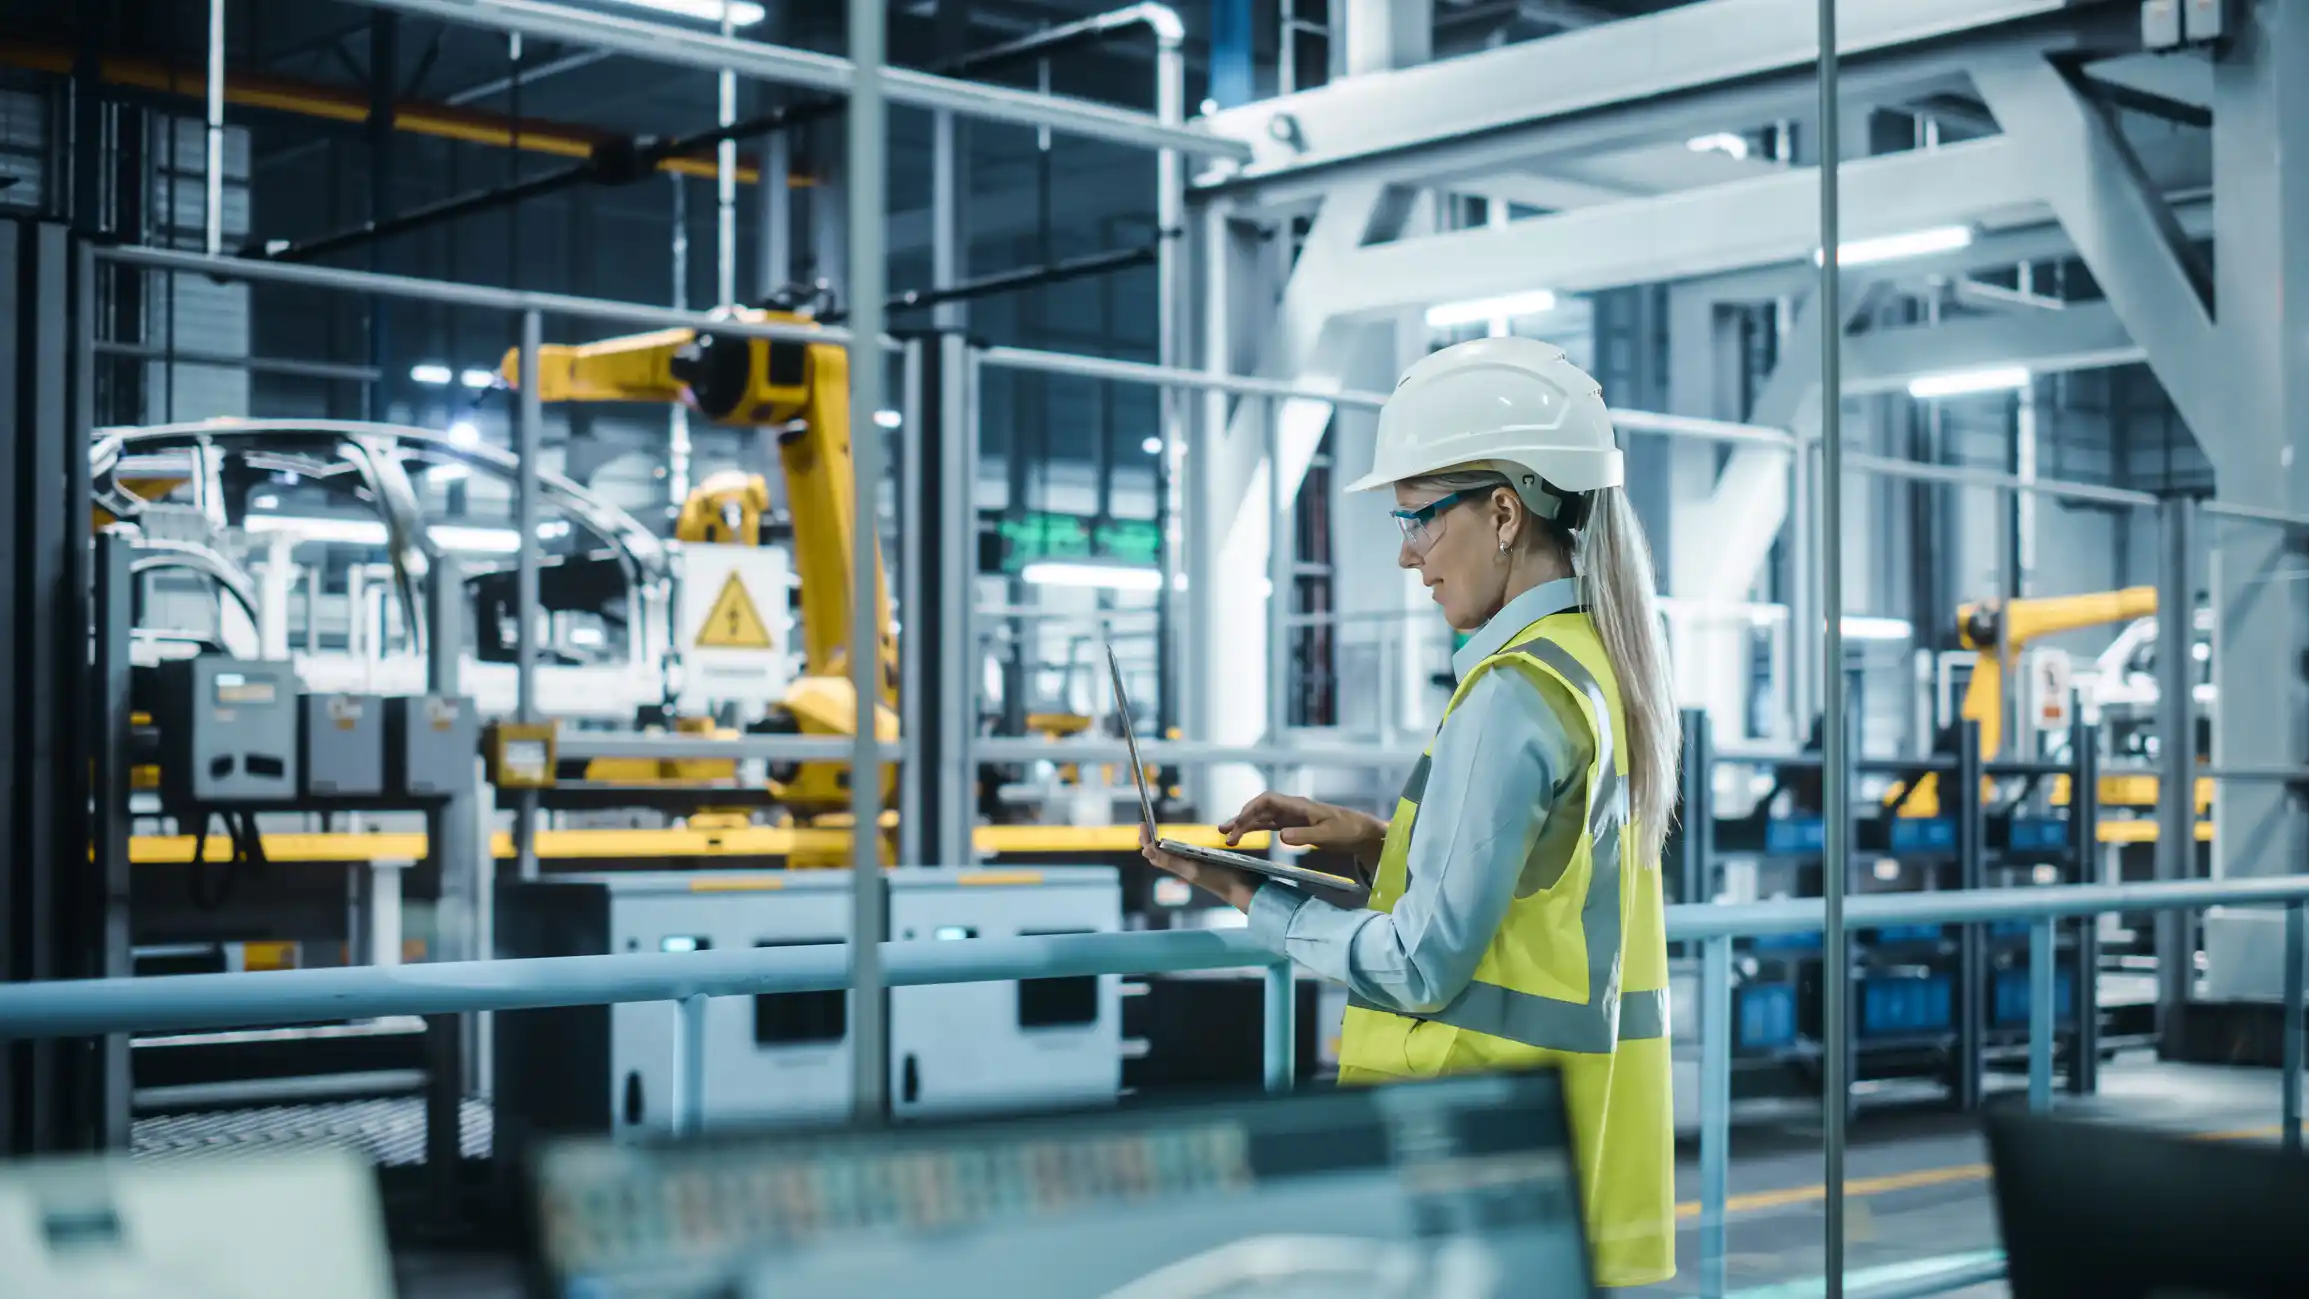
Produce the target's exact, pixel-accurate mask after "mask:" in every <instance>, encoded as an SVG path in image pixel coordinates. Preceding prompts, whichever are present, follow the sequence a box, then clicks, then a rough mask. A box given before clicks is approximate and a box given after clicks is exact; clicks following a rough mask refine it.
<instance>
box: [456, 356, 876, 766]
mask: <svg viewBox="0 0 2309 1299" xmlns="http://www.w3.org/2000/svg"><path fill="white" fill-rule="evenodd" d="M739 318H740V319H744V320H747V321H750V322H760V321H773V320H774V321H785V322H790V323H793V324H799V325H807V324H809V323H810V322H809V321H808V320H807V319H806V318H804V317H801V316H794V315H788V314H783V313H770V312H762V311H752V310H748V311H744V312H741V313H740V316H739ZM520 370H521V354H520V352H519V351H518V350H515V351H509V352H508V353H506V356H505V361H504V364H503V367H502V373H503V375H504V378H505V380H506V382H507V383H508V384H511V385H512V386H514V387H516V388H518V387H519V386H520V385H521V383H522V380H523V376H522V375H521V373H520ZM537 370H538V374H537V379H538V396H539V397H540V399H542V400H544V401H549V402H564V401H566V402H576V401H638V402H660V401H679V402H683V403H685V404H687V405H689V406H690V407H692V408H693V409H695V410H697V411H698V412H699V413H701V414H703V415H704V416H706V417H707V418H708V419H711V420H713V421H714V422H716V423H719V424H727V425H735V426H739V427H758V426H771V427H776V428H777V429H778V459H779V465H780V468H781V469H783V471H784V473H785V477H786V502H787V506H788V508H789V509H790V510H791V511H792V514H793V523H794V565H795V569H796V571H797V573H798V574H799V576H800V578H801V588H802V643H803V674H804V680H803V682H801V683H799V684H798V685H797V687H796V690H797V692H798V693H799V694H800V695H801V696H803V697H805V698H806V699H807V701H808V702H809V703H810V704H811V705H812V706H810V707H807V708H798V709H796V710H795V713H796V716H797V718H798V720H799V721H800V722H801V724H802V727H803V729H804V730H807V731H813V732H818V733H826V731H827V730H829V729H831V730H836V731H838V732H844V733H846V732H847V731H848V730H849V729H850V727H849V725H848V724H847V722H846V721H845V722H844V723H843V724H841V725H840V726H839V727H831V726H829V721H830V719H831V717H832V716H833V714H836V713H839V714H841V715H843V716H844V717H845V718H846V717H848V716H851V715H853V713H854V708H855V706H854V705H852V704H851V703H850V702H849V701H850V700H851V699H852V698H853V697H854V696H853V694H852V692H851V689H850V668H849V661H850V657H849V656H850V621H851V613H850V610H851V599H850V590H851V583H850V574H851V562H852V561H851V556H852V554H853V551H852V549H851V535H852V533H851V519H852V517H853V516H854V514H855V512H856V509H857V503H856V501H855V500H854V499H853V493H852V491H851V483H850V474H851V461H850V355H849V351H848V349H846V348H844V347H842V346H840V345H838V344H834V343H812V342H799V341H788V340H783V339H779V340H769V339H759V338H740V337H736V336H731V335H716V334H712V333H700V332H698V331H696V330H690V329H669V330H661V331H658V332H655V333H649V334H635V335H632V336H629V337H625V338H613V339H608V340H605V341H603V342H598V343H586V344H582V345H578V346H550V347H545V348H543V349H541V350H540V351H539V353H538V365H537ZM768 505H769V496H768V491H767V488H766V485H764V484H763V483H762V481H761V479H760V478H758V477H754V476H752V475H745V474H731V475H718V474H717V475H715V476H714V477H712V478H709V479H708V480H707V481H706V483H705V484H703V485H701V486H700V488H699V490H698V491H697V492H696V493H694V494H693V495H692V497H691V498H690V500H689V501H688V502H685V503H684V506H683V511H682V516H681V518H680V520H679V522H678V523H677V525H676V532H677V534H678V535H680V536H681V537H683V538H684V539H689V540H699V541H723V542H732V543H735V544H740V545H747V544H753V543H754V542H755V541H756V540H757V539H758V537H759V532H760V525H761V516H762V514H763V512H764V511H765V510H766V509H767V507H768ZM873 598H874V606H875V610H874V625H875V626H876V627H877V628H879V629H880V630H879V632H878V634H877V636H876V638H875V640H876V644H875V647H874V654H875V657H876V659H877V660H878V661H879V663H880V665H881V672H880V673H879V677H880V682H881V691H880V693H881V701H880V702H881V706H882V708H883V710H884V713H883V716H882V717H881V719H880V720H879V723H878V725H877V727H876V729H877V730H878V731H881V732H882V733H884V734H885V735H890V736H893V737H894V735H895V732H896V730H897V713H896V707H897V702H898V647H897V639H896V637H895V635H894V634H893V633H892V631H891V629H890V597H889V587H888V583H887V581H886V579H885V577H884V575H883V566H882V559H881V555H880V551H879V543H877V548H876V554H875V559H874V596H873ZM835 696H839V698H838V699H837V698H835ZM835 705H839V706H838V707H837V706H835ZM789 789H790V790H791V791H792V793H793V798H792V800H791V801H792V802H793V803H794V804H795V805H797V806H798V807H805V808H814V807H819V806H824V807H828V808H830V807H834V806H839V805H842V804H846V803H847V802H848V799H849V795H848V793H847V791H846V789H844V788H843V786H842V784H841V781H840V776H839V773H838V772H837V771H835V770H834V769H833V768H832V767H830V766H824V765H823V764H811V765H809V766H805V767H804V768H803V770H802V772H801V774H800V777H799V778H798V779H797V780H796V781H795V782H793V784H792V785H791V786H789Z"/></svg>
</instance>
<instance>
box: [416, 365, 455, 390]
mask: <svg viewBox="0 0 2309 1299" xmlns="http://www.w3.org/2000/svg"><path fill="white" fill-rule="evenodd" d="M456 377H457V375H456V373H455V372H453V371H452V370H450V368H449V367H448V366H445V365H435V364H433V363H432V362H431V361H427V362H425V363H424V364H422V365H412V366H410V367H409V382H411V383H421V384H424V385H425V386H426V387H428V388H446V387H448V386H449V381H450V380H451V379H454V378H456Z"/></svg>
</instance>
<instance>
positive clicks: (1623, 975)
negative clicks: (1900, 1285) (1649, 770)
mask: <svg viewBox="0 0 2309 1299" xmlns="http://www.w3.org/2000/svg"><path fill="white" fill-rule="evenodd" d="M1503 669H1504V670H1507V671H1521V672H1525V673H1529V674H1531V675H1532V676H1533V678H1534V679H1535V680H1554V681H1556V682H1560V683H1561V684H1562V685H1563V686H1564V687H1565V688H1566V690H1568V691H1569V693H1570V695H1571V697H1572V699H1574V700H1575V701H1577V702H1578V705H1579V712H1580V716H1581V718H1582V719H1583V720H1584V721H1585V723H1586V724H1587V727H1588V731H1589V735H1588V738H1590V739H1591V740H1592V741H1593V745H1592V748H1591V750H1590V751H1591V752H1592V753H1593V754H1594V755H1595V757H1594V760H1593V762H1592V763H1591V764H1590V765H1589V767H1588V770H1587V778H1586V782H1585V785H1586V791H1587V801H1586V812H1587V817H1586V823H1585V825H1584V827H1583V828H1582V830H1581V833H1580V835H1579V837H1578V840H1577V842H1576V843H1574V844H1573V846H1572V847H1571V850H1570V860H1569V861H1548V862H1533V863H1531V864H1530V865H1528V866H1527V867H1526V869H1525V871H1524V873H1523V879H1524V881H1525V882H1524V883H1523V884H1520V885H1518V887H1517V896H1516V898H1515V901H1514V902H1513V903H1512V904H1510V906H1509V907H1508V911H1507V916H1506V918H1505V919H1504V920H1502V921H1501V922H1500V926H1499V931H1498V932H1497V933H1496V934H1494V935H1493V936H1492V939H1491V945H1490V946H1489V947H1488V948H1486V949H1485V950H1484V954H1483V961H1482V963H1481V964H1480V965H1478V966H1477V967H1476V970H1475V980H1474V982H1473V983H1471V984H1469V985H1468V987H1467V989H1466V991H1464V992H1462V993H1460V994H1459V996H1458V997H1456V998H1454V999H1453V1000H1452V1002H1451V1004H1450V1005H1448V1006H1445V1007H1444V1008H1443V1009H1441V1010H1438V1011H1435V1012H1434V1013H1432V1014H1424V1015H1402V1014H1397V1013H1395V1012H1393V1011H1389V1010H1383V1009H1380V1008H1379V1007H1376V1006H1373V1005H1371V1004H1369V1003H1367V1002H1364V1001H1362V1000H1361V999H1360V998H1356V999H1354V1000H1353V1001H1352V1002H1351V1004H1350V1006H1349V1008H1348V1011H1347V1019H1346V1023H1345V1025H1344V1028H1343V1031H1342V1033H1341V1037H1340V1043H1339V1080H1340V1082H1342V1083H1345V1084H1365V1083H1375V1082H1385V1081H1387V1080H1389V1079H1396V1078H1423V1077H1430V1076H1433V1075H1436V1074H1443V1073H1460V1072H1476V1071H1483V1070H1489V1069H1502V1068H1518V1067H1530V1066H1534V1065H1551V1066H1554V1067H1555V1068H1557V1069H1559V1070H1560V1071H1561V1072H1562V1075H1563V1084H1564V1098H1565V1104H1566V1107H1567V1108H1568V1109H1569V1110H1570V1114H1571V1127H1572V1143H1573V1146H1574V1153H1575V1155H1576V1157H1577V1159H1578V1163H1579V1173H1580V1193H1581V1200H1582V1203H1583V1204H1584V1206H1585V1209H1586V1214H1587V1231H1588V1242H1589V1247H1590V1252H1591V1255H1592V1257H1593V1258H1594V1266H1595V1279H1596V1282H1597V1284H1599V1285H1608V1286H1624V1285H1649V1284H1651V1283H1653V1282H1657V1281H1664V1280H1666V1279H1667V1278H1669V1277H1672V1276H1674V1275H1675V1272H1676V1224H1675V1113H1674V1109H1673V1106H1672V1104H1671V1102H1670V1099H1669V1095H1668V1086H1669V1082H1668V1079H1669V1063H1668V947H1667V924H1666V915H1665V912H1664V910H1663V900H1662V897H1661V892H1660V869H1659V863H1658V862H1656V861H1637V860H1633V848H1632V846H1631V845H1632V844H1633V842H1634V839H1635V836H1634V834H1633V832H1632V827H1631V826H1630V824H1629V817H1628V796H1627V786H1626V784H1625V780H1624V776H1623V774H1622V772H1621V770H1620V767H1619V764H1618V763H1617V761H1616V755H1618V754H1620V753H1623V752H1625V751H1626V738H1627V733H1626V730H1625V729H1624V728H1623V726H1622V725H1621V723H1620V720H1619V719H1620V716H1621V714H1620V694H1619V683H1618V681H1617V679H1616V678H1615V677H1614V676H1613V674H1612V670H1611V663H1610V661H1609V660H1608V659H1607V658H1606V657H1605V655H1604V650H1603V643H1602V642H1601V641H1600V640H1598V639H1597V637H1596V632H1595V624H1594V623H1593V622H1591V621H1590V620H1589V619H1588V616H1587V614H1586V613H1585V612H1582V611H1579V610H1572V611H1569V612H1565V613H1558V614H1552V615H1550V616H1548V617H1546V618H1542V619H1540V620H1539V621H1538V622H1535V623H1533V624H1531V625H1530V626H1529V627H1526V628H1524V629H1523V631H1522V632H1520V633H1518V634H1517V635H1516V636H1514V637H1512V638H1510V640H1509V643H1508V645H1507V647H1506V648H1504V649H1502V650H1500V651H1499V652H1498V653H1496V654H1493V655H1491V656H1490V657H1488V658H1486V659H1484V660H1483V661H1482V662H1481V663H1479V664H1478V665H1476V667H1475V669H1474V670H1473V671H1471V672H1469V673H1468V674H1467V679H1466V680H1465V681H1462V682H1461V683H1460V684H1459V688H1458V690H1457V691H1455V692H1454V693H1453V695H1452V697H1451V704H1450V708H1447V709H1446V710H1445V713H1444V715H1445V716H1446V717H1448V716H1450V709H1454V708H1457V707H1458V706H1459V701H1460V700H1462V699H1464V698H1465V697H1466V695H1467V690H1468V687H1469V686H1470V685H1471V684H1473V683H1474V682H1475V680H1476V679H1477V678H1479V677H1481V676H1482V675H1483V674H1484V673H1486V672H1496V671H1500V670H1503ZM1429 752H1430V753H1432V752H1433V745H1432V744H1430V746H1429ZM1428 765H1429V764H1428V759H1427V758H1424V757H1423V758H1421V759H1420V762H1419V765H1418V767H1417V768H1416V769H1414V770H1413V772H1412V774H1411V779H1410V781H1409V782H1408V783H1407V784H1405V786H1404V787H1403V794H1402V796H1401V798H1400V799H1399V800H1398V801H1397V803H1396V805H1395V816H1394V818H1393V819H1392V820H1390V821H1389V822H1388V825H1387V843H1386V847H1385V849H1384V850H1383V851H1382V853H1381V855H1380V858H1379V871H1378V874H1377V876H1376V877H1375V879H1374V881H1373V884H1372V889H1371V902H1370V906H1371V908H1372V909H1373V910H1375V911H1391V910H1393V909H1394V906H1395V903H1396V901H1397V899H1399V898H1401V897H1402V896H1403V891H1404V889H1405V887H1406V885H1407V884H1408V883H1409V878H1408V874H1407V871H1406V863H1407V862H1408V860H1409V857H1410V848H1411V837H1412V833H1413V831H1414V828H1415V826H1416V824H1417V822H1418V819H1419V801H1420V797H1421V795H1423V794H1424V793H1425V792H1426V787H1427V772H1428ZM1550 839H1554V840H1557V842H1556V843H1555V844H1553V845H1551V844H1549V843H1548V842H1547V840H1550ZM1562 851H1563V849H1562V847H1561V842H1560V839H1559V838H1558V837H1557V836H1552V835H1551V836H1547V837H1546V838H1544V839H1543V840H1542V841H1541V843H1540V845H1539V846H1538V847H1536V848H1535V849H1534V852H1535V853H1549V852H1552V853H1554V854H1555V855H1557V856H1558V857H1560V856H1561V854H1562Z"/></svg>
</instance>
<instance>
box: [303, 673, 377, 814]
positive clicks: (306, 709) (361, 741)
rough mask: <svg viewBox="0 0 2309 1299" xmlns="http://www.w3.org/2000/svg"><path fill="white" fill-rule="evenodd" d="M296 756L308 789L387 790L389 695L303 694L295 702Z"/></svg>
mask: <svg viewBox="0 0 2309 1299" xmlns="http://www.w3.org/2000/svg"><path fill="white" fill-rule="evenodd" d="M297 761H298V765H299V766H300V767H302V768H303V770H304V777H305V785H304V788H305V792H306V793H307V794H311V795H314V796H316V797H323V798H331V797H333V798H377V797H382V796H383V795H384V793H385V701H384V700H382V699H379V698H377V697H376V696H374V695H305V696H304V697H302V698H301V699H299V700H298V702H297Z"/></svg>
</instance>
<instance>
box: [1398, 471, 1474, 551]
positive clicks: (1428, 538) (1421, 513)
mask: <svg viewBox="0 0 2309 1299" xmlns="http://www.w3.org/2000/svg"><path fill="white" fill-rule="evenodd" d="M1490 491H1491V489H1490V488H1488V487H1470V488H1467V489H1466V490H1464V491H1457V492H1451V493H1448V494H1446V495H1443V496H1438V497H1436V498H1435V499H1434V500H1432V501H1429V502H1427V503H1426V504H1425V505H1422V506H1420V507H1419V508H1418V509H1415V510H1391V511H1389V513H1391V514H1392V515H1394V517H1395V526H1396V527H1398V528H1401V529H1403V544H1404V545H1406V546H1409V547H1411V553H1412V554H1414V555H1424V554H1426V553H1427V551H1428V548H1429V547H1431V546H1433V545H1434V544H1435V539H1436V538H1437V537H1439V536H1441V535H1443V530H1442V529H1441V528H1438V527H1436V526H1435V521H1436V520H1437V519H1438V518H1441V517H1442V515H1443V512H1444V511H1446V510H1448V509H1450V508H1451V507H1452V506H1454V505H1457V504H1459V503H1460V502H1461V501H1465V500H1471V499H1473V498H1475V497H1478V496H1483V495H1487V494H1489V492H1490Z"/></svg>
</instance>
